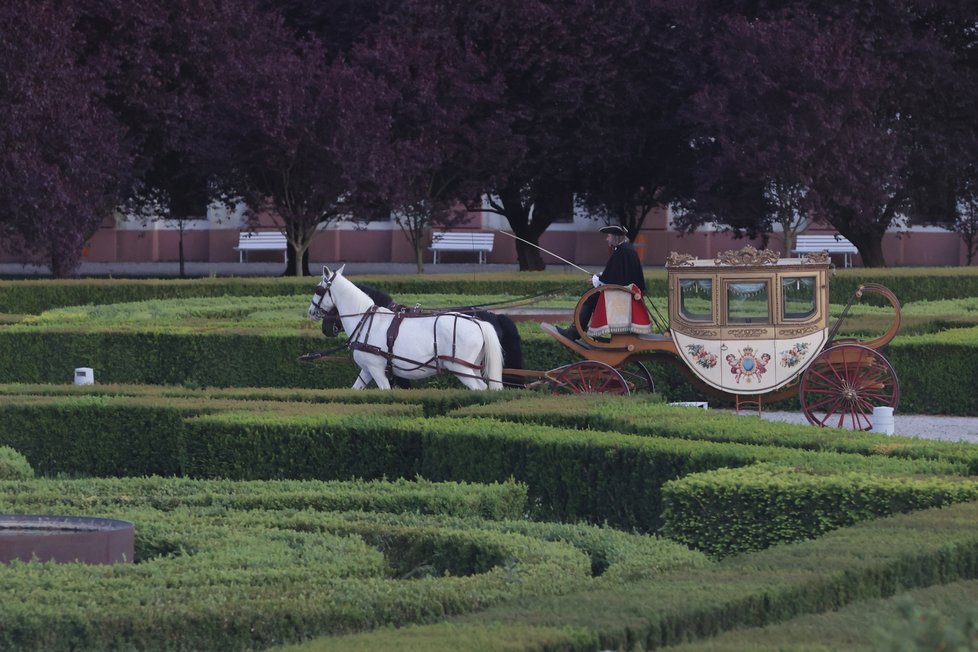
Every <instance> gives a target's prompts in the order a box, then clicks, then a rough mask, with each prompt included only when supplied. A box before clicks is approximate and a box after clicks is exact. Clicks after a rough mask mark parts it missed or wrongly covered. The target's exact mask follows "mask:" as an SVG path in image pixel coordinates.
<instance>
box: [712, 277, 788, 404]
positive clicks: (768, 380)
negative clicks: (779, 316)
mask: <svg viewBox="0 0 978 652" xmlns="http://www.w3.org/2000/svg"><path fill="white" fill-rule="evenodd" d="M774 281H775V277H774V276H773V275H769V276H760V277H754V278H731V279H723V287H722V304H721V305H722V309H723V317H724V324H723V344H722V345H721V347H720V349H721V360H720V365H721V378H722V383H723V388H724V389H725V390H727V391H729V392H732V393H734V394H760V393H763V392H767V391H769V390H770V389H771V388H772V387H775V386H776V385H777V373H776V369H775V366H776V365H775V339H774V338H775V331H774V321H773V319H772V314H771V313H772V310H773V306H772V300H773V297H774V296H775V295H774V291H775V288H773V287H772V284H773V283H774Z"/></svg>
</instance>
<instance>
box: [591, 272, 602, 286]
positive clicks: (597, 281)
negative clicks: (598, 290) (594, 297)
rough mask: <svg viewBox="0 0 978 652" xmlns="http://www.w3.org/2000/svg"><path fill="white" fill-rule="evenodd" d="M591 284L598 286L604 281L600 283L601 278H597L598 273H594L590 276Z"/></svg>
mask: <svg viewBox="0 0 978 652" xmlns="http://www.w3.org/2000/svg"><path fill="white" fill-rule="evenodd" d="M591 285H593V286H594V287H599V286H601V285H604V283H602V282H601V279H599V278H598V275H597V274H595V275H594V276H592V277H591Z"/></svg>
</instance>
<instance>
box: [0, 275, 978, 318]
mask: <svg viewBox="0 0 978 652" xmlns="http://www.w3.org/2000/svg"><path fill="white" fill-rule="evenodd" d="M645 278H646V285H647V286H648V289H649V295H650V296H660V297H662V296H666V294H667V290H666V275H665V271H664V270H655V269H652V268H650V269H647V270H646V272H645ZM318 280H319V279H318V278H317V277H315V276H313V277H301V278H294V277H275V278H199V279H68V280H50V279H40V280H16V281H0V313H19V314H39V313H41V312H43V311H45V310H49V309H51V308H57V307H63V306H77V305H84V304H88V303H94V304H107V303H123V302H129V301H150V300H154V299H172V298H189V297H213V296H281V295H301V294H305V293H307V292H308V293H309V294H310V295H311V294H312V288H313V286H315V284H316V283H317V282H318ZM352 280H354V281H357V282H362V283H366V284H368V285H374V286H377V287H380V288H383V289H384V291H386V292H387V293H388V294H391V295H394V296H396V295H398V294H428V293H444V292H448V291H451V292H454V293H457V294H511V295H516V296H532V295H537V294H543V293H547V292H550V293H570V294H577V293H579V292H580V291H581V283H580V277H579V275H578V274H574V273H568V272H538V273H534V274H524V273H516V272H482V273H479V274H478V275H472V274H439V275H438V276H437V277H432V276H430V275H428V276H426V275H414V274H412V275H407V276H371V275H364V276H355V277H353V279H352ZM866 282H873V283H881V284H883V285H885V286H887V287H888V288H889V289H890V290H892V291H893V292H894V293H895V294H896V296H897V297H898V298H899V299H900V301H901V302H903V303H911V302H914V301H926V300H934V299H957V298H964V297H973V296H978V273H976V272H975V268H968V267H948V268H934V267H924V268H920V267H917V268H887V269H865V268H860V269H845V270H836V271H835V274H833V277H832V281H831V283H830V291H831V295H830V300H831V302H832V303H838V304H845V303H846V302H847V301H848V300H849V297H850V296H852V294H853V292H854V291H855V289H856V288H857V287H858V286H859V284H860V283H866ZM864 300H866V301H869V302H871V303H876V302H878V301H879V300H878V299H877V298H876V297H875V295H869V296H867V297H866V298H865V299H864Z"/></svg>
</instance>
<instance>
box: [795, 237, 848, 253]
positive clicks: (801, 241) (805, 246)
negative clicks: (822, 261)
mask: <svg viewBox="0 0 978 652" xmlns="http://www.w3.org/2000/svg"><path fill="white" fill-rule="evenodd" d="M794 250H795V251H829V252H832V253H850V254H854V253H858V251H859V250H858V249H856V245H854V244H852V243H851V242H849V241H848V240H846V239H845V238H843V237H842V236H841V235H840V236H835V235H832V234H831V233H830V234H827V235H800V236H798V239H797V240H796V241H795V249H794Z"/></svg>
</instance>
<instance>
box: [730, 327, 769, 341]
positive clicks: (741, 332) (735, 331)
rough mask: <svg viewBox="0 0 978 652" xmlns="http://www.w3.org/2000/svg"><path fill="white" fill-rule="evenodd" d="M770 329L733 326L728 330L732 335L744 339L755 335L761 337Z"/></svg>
mask: <svg viewBox="0 0 978 652" xmlns="http://www.w3.org/2000/svg"><path fill="white" fill-rule="evenodd" d="M767 332H768V329H766V328H731V329H730V330H728V331H727V335H729V336H730V337H739V338H742V339H750V338H754V337H760V336H762V335H767Z"/></svg>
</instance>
